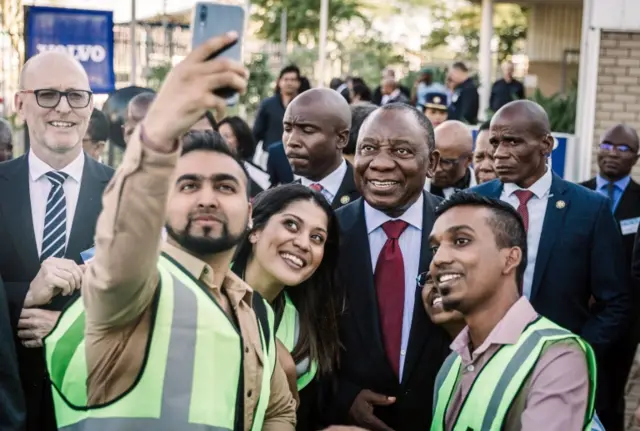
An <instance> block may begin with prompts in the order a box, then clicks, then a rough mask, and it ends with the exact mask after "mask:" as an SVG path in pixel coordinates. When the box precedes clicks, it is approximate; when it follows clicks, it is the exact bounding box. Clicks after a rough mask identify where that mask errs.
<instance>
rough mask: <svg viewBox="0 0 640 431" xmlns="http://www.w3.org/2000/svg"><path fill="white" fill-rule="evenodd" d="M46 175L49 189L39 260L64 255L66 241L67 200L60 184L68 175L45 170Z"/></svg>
mask: <svg viewBox="0 0 640 431" xmlns="http://www.w3.org/2000/svg"><path fill="white" fill-rule="evenodd" d="M46 175H47V178H48V179H49V182H50V183H51V191H50V192H49V197H48V199H47V210H46V211H47V212H46V214H45V216H44V233H43V234H42V253H40V262H43V261H44V260H45V259H48V258H50V257H64V252H65V249H66V243H67V200H66V199H65V197H64V189H63V188H62V185H63V184H64V182H65V180H66V179H67V177H68V176H69V175H68V174H65V173H64V172H57V171H51V172H47V174H46Z"/></svg>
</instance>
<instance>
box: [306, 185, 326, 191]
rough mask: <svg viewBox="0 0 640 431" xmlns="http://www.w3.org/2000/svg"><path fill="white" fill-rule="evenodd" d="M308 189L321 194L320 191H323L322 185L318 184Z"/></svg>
mask: <svg viewBox="0 0 640 431" xmlns="http://www.w3.org/2000/svg"><path fill="white" fill-rule="evenodd" d="M309 188H311V189H313V190H315V191H317V192H320V193H322V190H323V189H324V187H322V184H318V183H313V184H310V185H309Z"/></svg>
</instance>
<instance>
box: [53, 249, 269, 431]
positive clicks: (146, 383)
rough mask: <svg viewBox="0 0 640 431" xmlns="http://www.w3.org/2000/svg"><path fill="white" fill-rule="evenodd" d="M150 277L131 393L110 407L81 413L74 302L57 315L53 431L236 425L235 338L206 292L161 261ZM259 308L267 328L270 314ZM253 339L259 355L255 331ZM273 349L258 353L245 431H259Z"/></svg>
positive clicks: (80, 326)
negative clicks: (143, 347)
mask: <svg viewBox="0 0 640 431" xmlns="http://www.w3.org/2000/svg"><path fill="white" fill-rule="evenodd" d="M158 270H159V272H160V284H159V288H158V292H157V294H156V297H155V299H154V303H153V304H154V305H153V306H154V310H153V311H154V314H153V317H152V325H153V329H152V331H151V334H150V337H149V341H148V343H149V344H148V346H147V351H146V356H145V359H144V362H143V366H142V369H141V370H140V374H139V375H138V377H137V379H136V381H135V382H134V384H133V387H131V388H130V389H129V390H127V391H126V392H125V393H124V394H122V395H121V396H119V397H118V398H117V399H115V400H113V401H111V402H109V403H107V404H106V405H102V406H95V407H89V408H87V407H86V404H87V386H86V381H87V361H86V351H85V341H84V319H85V314H84V306H83V302H82V300H77V301H75V302H74V303H73V304H72V305H71V306H70V307H68V308H67V309H66V310H65V311H64V312H63V313H62V314H61V316H60V318H59V320H58V323H57V324H56V326H55V328H54V329H53V331H52V332H51V333H50V334H49V335H48V336H47V337H46V338H45V340H44V341H45V355H46V360H47V369H48V372H49V374H50V376H51V382H52V385H53V390H52V393H53V398H54V405H55V412H56V420H57V423H58V427H59V429H60V430H65V431H79V430H82V431H85V430H86V431H94V430H95V431H111V430H114V431H115V430H118V431H122V430H142V429H153V430H161V431H165V430H166V431H170V430H185V431H223V430H233V431H236V430H239V428H240V424H239V423H238V422H237V418H240V420H242V418H243V404H241V403H242V402H243V400H244V394H239V393H238V389H239V387H242V386H239V383H240V379H241V378H242V377H243V374H242V361H243V343H242V339H241V337H240V334H239V332H238V330H237V329H236V327H235V326H234V325H233V324H232V323H231V320H230V319H229V317H228V316H227V315H226V313H224V311H222V309H221V308H220V306H219V305H218V304H217V303H215V301H213V300H212V298H211V296H210V294H209V292H208V291H206V289H205V288H203V287H201V286H200V285H199V284H198V282H197V281H196V280H195V279H193V278H192V277H191V276H190V275H189V274H188V273H186V271H184V270H183V269H182V268H181V267H179V266H178V265H177V264H176V263H174V262H173V261H172V260H171V259H170V258H166V257H164V255H163V256H161V257H160V259H159V262H158ZM266 308H267V310H268V321H269V324H270V326H271V328H273V324H274V316H273V312H272V311H271V309H270V307H268V306H267V307H266ZM270 333H271V334H273V333H274V331H273V330H271V331H270ZM260 334H261V341H262V346H263V349H266V346H267V343H266V340H265V339H264V332H263V331H262V328H260ZM274 342H275V341H274V340H273V339H272V340H271V342H270V344H269V345H270V346H272V347H271V348H269V349H268V350H269V351H268V352H267V351H265V350H263V364H264V372H263V376H262V382H261V391H260V395H259V397H260V398H259V401H258V405H257V406H256V412H255V415H254V420H253V424H252V428H251V429H252V430H255V431H258V430H261V429H262V424H263V422H264V415H265V412H266V408H267V404H268V401H269V394H270V388H271V375H272V373H273V369H274V367H275V364H276V355H275V351H276V349H275V348H274ZM238 399H239V400H240V405H239V406H238V405H237V404H238ZM238 407H240V409H241V410H240V411H237V409H238Z"/></svg>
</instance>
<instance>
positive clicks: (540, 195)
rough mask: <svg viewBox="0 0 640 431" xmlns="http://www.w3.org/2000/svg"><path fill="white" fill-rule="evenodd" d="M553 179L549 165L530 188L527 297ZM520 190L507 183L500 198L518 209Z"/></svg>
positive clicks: (526, 271)
mask: <svg viewBox="0 0 640 431" xmlns="http://www.w3.org/2000/svg"><path fill="white" fill-rule="evenodd" d="M552 181H553V174H552V171H551V168H549V167H547V172H545V173H544V175H543V176H542V177H540V179H539V180H538V181H536V182H535V183H534V184H533V185H532V186H531V187H529V189H528V190H530V191H532V192H533V196H532V197H531V199H530V200H529V202H528V203H527V210H528V211H529V230H528V231H527V269H526V270H525V272H524V283H523V292H524V296H526V297H527V298H530V297H531V287H532V285H533V275H534V271H535V268H536V258H537V257H538V247H539V246H540V237H541V236H542V225H543V224H544V216H545V214H546V212H547V202H549V192H550V190H551V182H552ZM518 190H523V189H522V188H520V187H518V186H517V185H515V184H513V183H507V184H505V185H504V188H503V190H502V195H501V196H500V200H502V201H504V202H507V203H509V204H511V206H513V207H514V208H516V209H517V208H518V206H519V205H520V201H519V200H518V197H517V196H516V195H515V194H514V193H515V192H516V191H518Z"/></svg>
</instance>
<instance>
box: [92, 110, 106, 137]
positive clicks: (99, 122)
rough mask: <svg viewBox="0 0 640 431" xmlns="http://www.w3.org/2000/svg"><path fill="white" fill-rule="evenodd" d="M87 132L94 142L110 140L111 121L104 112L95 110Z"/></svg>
mask: <svg viewBox="0 0 640 431" xmlns="http://www.w3.org/2000/svg"><path fill="white" fill-rule="evenodd" d="M87 132H88V133H89V136H91V140H92V141H94V142H100V141H108V140H109V119H108V118H107V116H106V115H104V112H102V111H101V110H99V109H96V108H94V109H93V111H92V112H91V118H89V127H88V128H87Z"/></svg>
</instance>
